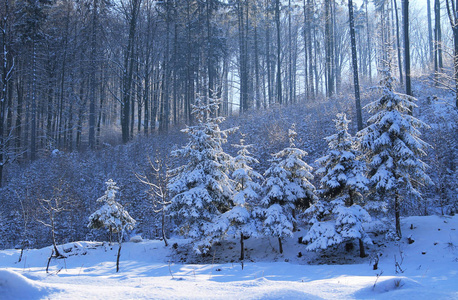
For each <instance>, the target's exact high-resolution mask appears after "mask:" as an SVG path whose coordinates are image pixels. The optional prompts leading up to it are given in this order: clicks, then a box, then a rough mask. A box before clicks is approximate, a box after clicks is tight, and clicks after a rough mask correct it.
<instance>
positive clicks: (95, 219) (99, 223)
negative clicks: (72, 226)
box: [87, 179, 136, 272]
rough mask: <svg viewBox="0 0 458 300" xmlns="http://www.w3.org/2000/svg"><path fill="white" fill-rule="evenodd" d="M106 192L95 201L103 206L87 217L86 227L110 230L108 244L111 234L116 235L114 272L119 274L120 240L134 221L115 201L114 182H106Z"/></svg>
mask: <svg viewBox="0 0 458 300" xmlns="http://www.w3.org/2000/svg"><path fill="white" fill-rule="evenodd" d="M106 185H107V190H106V191H105V194H104V195H103V196H102V197H100V198H99V199H97V202H104V204H103V206H102V207H101V208H99V209H98V210H96V211H95V212H94V213H93V214H92V215H90V216H89V224H88V225H87V227H89V228H93V229H102V228H108V229H109V230H110V243H111V235H112V233H117V234H118V244H119V248H118V255H117V257H116V272H119V258H120V256H121V246H122V240H123V238H124V231H126V230H132V229H134V227H135V223H136V221H135V220H134V219H133V218H132V217H131V216H130V215H129V213H128V212H127V211H126V210H125V209H124V207H123V206H122V205H121V204H119V203H118V202H117V201H116V193H117V192H118V190H119V187H117V186H116V182H114V181H113V180H112V179H109V180H108V181H107V182H106Z"/></svg>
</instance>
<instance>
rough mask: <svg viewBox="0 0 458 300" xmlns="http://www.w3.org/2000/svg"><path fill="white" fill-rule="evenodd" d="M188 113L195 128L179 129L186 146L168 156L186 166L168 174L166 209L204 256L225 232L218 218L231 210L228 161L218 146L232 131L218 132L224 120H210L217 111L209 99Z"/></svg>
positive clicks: (215, 103)
mask: <svg viewBox="0 0 458 300" xmlns="http://www.w3.org/2000/svg"><path fill="white" fill-rule="evenodd" d="M192 109H193V114H194V116H195V119H196V120H197V125H195V126H189V127H187V128H186V129H183V132H184V133H186V134H188V136H189V142H188V144H187V145H186V146H185V147H183V148H182V149H178V150H174V151H173V152H172V155H173V156H175V157H178V158H182V159H184V160H185V161H187V163H186V164H184V165H182V166H180V167H178V168H176V169H174V170H172V171H171V175H172V176H173V177H172V178H171V179H170V182H169V184H168V186H167V188H168V190H169V193H170V195H171V197H172V199H171V204H170V205H169V206H168V207H167V209H168V210H169V211H170V215H171V216H172V217H176V218H177V219H179V220H180V224H179V227H178V231H179V232H180V233H181V234H183V235H185V236H187V237H189V238H191V239H192V240H193V243H194V250H195V251H196V252H197V253H202V254H206V253H207V252H208V251H209V249H210V248H211V246H212V245H213V243H214V242H215V241H218V240H220V239H221V238H222V237H223V235H224V234H225V233H226V231H227V226H228V224H227V223H224V222H221V220H222V219H221V215H222V214H223V213H225V212H227V211H228V210H229V209H230V208H231V207H232V200H231V199H232V196H233V194H234V183H233V181H232V180H231V179H230V178H229V172H230V162H231V159H232V157H231V156H230V155H229V154H227V153H225V152H224V151H223V149H222V145H223V144H224V143H226V141H227V135H228V134H229V133H231V132H233V131H235V130H236V129H235V128H232V129H227V130H221V129H220V128H219V125H218V124H219V123H221V122H222V121H223V120H224V118H223V117H211V115H212V113H214V112H215V111H217V110H218V103H217V102H216V101H215V100H213V99H210V100H209V103H208V104H205V103H203V101H202V100H201V99H197V100H196V104H195V105H193V107H192Z"/></svg>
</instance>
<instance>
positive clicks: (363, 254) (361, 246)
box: [359, 239, 366, 258]
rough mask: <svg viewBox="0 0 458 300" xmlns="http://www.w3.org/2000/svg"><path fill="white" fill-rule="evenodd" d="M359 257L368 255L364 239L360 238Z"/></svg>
mask: <svg viewBox="0 0 458 300" xmlns="http://www.w3.org/2000/svg"><path fill="white" fill-rule="evenodd" d="M359 257H361V258H363V257H366V250H365V249H364V243H363V240H362V239H359Z"/></svg>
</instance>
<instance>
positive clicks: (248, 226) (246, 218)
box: [222, 135, 263, 260]
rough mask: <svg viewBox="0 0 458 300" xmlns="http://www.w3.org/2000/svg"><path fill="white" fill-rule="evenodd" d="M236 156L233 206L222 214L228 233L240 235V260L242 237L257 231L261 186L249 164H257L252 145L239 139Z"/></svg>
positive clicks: (234, 161)
mask: <svg viewBox="0 0 458 300" xmlns="http://www.w3.org/2000/svg"><path fill="white" fill-rule="evenodd" d="M233 146H234V147H235V148H238V149H239V151H238V152H237V156H236V157H234V159H233V161H232V168H234V172H232V178H233V180H234V184H235V186H234V188H235V195H234V197H233V202H234V206H233V207H232V208H231V209H230V210H229V211H227V212H225V213H224V214H223V216H222V217H223V218H225V219H226V220H227V221H228V223H229V228H228V234H232V235H234V236H239V237H240V260H243V259H244V258H245V252H244V243H243V241H244V239H245V238H248V237H251V236H254V235H256V234H257V232H258V227H259V225H258V222H259V219H260V218H259V217H260V215H261V214H260V211H259V200H260V197H261V192H262V188H261V185H260V184H259V182H260V181H262V179H263V178H262V175H261V174H259V173H258V172H256V171H255V170H254V169H253V168H252V167H251V165H253V164H258V163H259V162H258V160H257V159H256V158H254V157H252V156H251V153H250V151H249V148H251V147H253V145H245V140H244V139H243V135H242V139H240V144H239V145H233Z"/></svg>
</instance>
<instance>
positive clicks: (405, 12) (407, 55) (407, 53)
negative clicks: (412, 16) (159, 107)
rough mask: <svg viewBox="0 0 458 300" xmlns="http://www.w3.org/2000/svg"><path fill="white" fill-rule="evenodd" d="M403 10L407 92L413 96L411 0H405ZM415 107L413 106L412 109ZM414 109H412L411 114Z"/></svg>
mask: <svg viewBox="0 0 458 300" xmlns="http://www.w3.org/2000/svg"><path fill="white" fill-rule="evenodd" d="M402 4H403V6H402V12H403V16H404V18H403V20H404V61H405V64H406V94H407V95H409V96H412V84H411V81H410V38H409V0H403V2H402ZM412 108H413V107H411V109H412ZM411 113H412V111H410V114H411Z"/></svg>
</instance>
